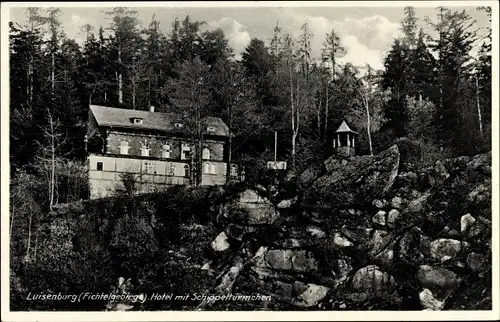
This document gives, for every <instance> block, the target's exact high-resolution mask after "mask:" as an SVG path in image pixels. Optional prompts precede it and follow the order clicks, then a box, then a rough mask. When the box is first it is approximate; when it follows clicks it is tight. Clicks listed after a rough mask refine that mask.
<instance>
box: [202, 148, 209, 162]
mask: <svg viewBox="0 0 500 322" xmlns="http://www.w3.org/2000/svg"><path fill="white" fill-rule="evenodd" d="M202 154H203V160H210V149H209V148H203V152H202Z"/></svg>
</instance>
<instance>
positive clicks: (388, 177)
mask: <svg viewBox="0 0 500 322" xmlns="http://www.w3.org/2000/svg"><path fill="white" fill-rule="evenodd" d="M398 169H399V150H398V147H397V145H394V146H392V147H391V148H389V149H387V150H385V151H383V152H381V153H380V154H378V155H375V156H359V157H355V158H352V160H350V161H348V162H347V163H346V164H345V165H342V166H337V167H334V168H333V171H331V172H330V173H328V174H326V175H324V176H322V177H320V178H318V179H317V180H316V181H315V182H314V183H313V185H312V186H311V187H310V188H309V189H307V191H306V192H305V194H304V199H303V205H304V206H306V207H311V206H314V207H318V208H321V207H325V208H332V207H334V208H336V207H337V206H339V205H346V204H354V203H356V202H357V201H359V200H367V199H368V200H373V199H377V198H381V197H383V196H384V195H385V194H386V193H387V192H388V191H389V190H390V189H391V187H392V184H393V183H394V180H395V178H396V176H397V174H398Z"/></svg>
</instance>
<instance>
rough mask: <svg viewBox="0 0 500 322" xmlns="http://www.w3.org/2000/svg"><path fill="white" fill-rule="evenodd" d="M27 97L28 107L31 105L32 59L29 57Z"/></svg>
mask: <svg viewBox="0 0 500 322" xmlns="http://www.w3.org/2000/svg"><path fill="white" fill-rule="evenodd" d="M28 75H29V76H28V97H29V102H30V105H31V104H32V103H33V58H32V57H30V63H29V65H28Z"/></svg>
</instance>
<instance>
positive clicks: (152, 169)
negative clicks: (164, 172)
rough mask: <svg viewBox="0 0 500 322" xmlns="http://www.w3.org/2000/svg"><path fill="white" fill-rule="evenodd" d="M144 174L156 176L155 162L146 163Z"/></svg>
mask: <svg viewBox="0 0 500 322" xmlns="http://www.w3.org/2000/svg"><path fill="white" fill-rule="evenodd" d="M144 172H146V173H148V174H155V173H156V167H155V164H154V162H144Z"/></svg>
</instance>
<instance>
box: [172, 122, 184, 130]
mask: <svg viewBox="0 0 500 322" xmlns="http://www.w3.org/2000/svg"><path fill="white" fill-rule="evenodd" d="M174 126H175V128H176V129H182V128H183V127H184V125H183V124H182V123H175V125H174Z"/></svg>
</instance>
